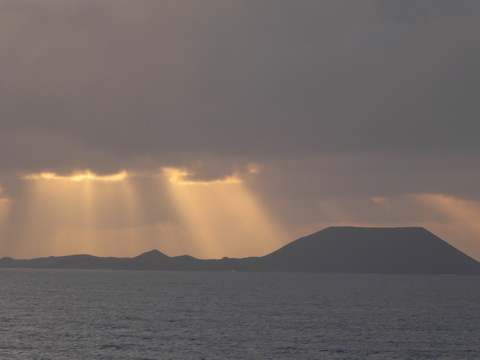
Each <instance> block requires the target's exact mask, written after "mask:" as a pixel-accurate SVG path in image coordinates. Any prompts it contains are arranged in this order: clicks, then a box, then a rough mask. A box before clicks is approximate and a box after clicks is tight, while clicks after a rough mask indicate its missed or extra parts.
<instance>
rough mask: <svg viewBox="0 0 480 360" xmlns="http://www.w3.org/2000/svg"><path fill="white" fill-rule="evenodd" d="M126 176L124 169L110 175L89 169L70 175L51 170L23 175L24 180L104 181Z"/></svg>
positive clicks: (121, 178)
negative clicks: (98, 173)
mask: <svg viewBox="0 0 480 360" xmlns="http://www.w3.org/2000/svg"><path fill="white" fill-rule="evenodd" d="M127 177H128V173H127V172H126V171H122V172H120V173H118V174H112V175H96V174H94V173H93V172H91V171H90V170H85V171H78V172H74V173H73V174H71V175H58V174H56V173H52V172H42V173H38V174H29V175H26V176H24V177H23V178H24V179H25V180H63V181H74V182H80V181H104V182H113V181H123V180H125V179H126V178H127Z"/></svg>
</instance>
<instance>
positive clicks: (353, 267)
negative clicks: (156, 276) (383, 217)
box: [0, 227, 480, 275]
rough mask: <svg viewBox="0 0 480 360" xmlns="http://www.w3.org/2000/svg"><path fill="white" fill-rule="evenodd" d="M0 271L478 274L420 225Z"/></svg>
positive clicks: (6, 263) (52, 260)
mask: <svg viewBox="0 0 480 360" xmlns="http://www.w3.org/2000/svg"><path fill="white" fill-rule="evenodd" d="M0 267H9V268H12V267H17V268H20V267H21V268H53V269H67V268H68V269H125V270H184V271H230V270H236V271H289V272H327V273H332V272H334V273H379V274H470V275H475V274H480V263H479V262H478V261H476V260H474V259H472V258H470V257H469V256H467V255H466V254H464V253H462V252H461V251H459V250H457V249H456V248H454V247H453V246H451V245H450V244H448V243H446V242H445V241H443V240H442V239H440V238H439V237H437V236H435V235H434V234H432V233H431V232H429V231H427V230H425V229H424V228H420V227H406V228H361V227H330V228H326V229H324V230H322V231H319V232H317V233H314V234H311V235H308V236H305V237H302V238H300V239H297V240H295V241H293V242H291V243H289V244H287V245H285V246H284V247H282V248H280V249H278V250H276V251H274V252H272V253H270V254H268V255H266V256H262V257H251V258H243V259H234V258H223V259H220V260H201V259H196V258H194V257H191V256H188V255H183V256H176V257H169V256H167V255H165V254H163V253H161V252H160V251H158V250H152V251H149V252H146V253H143V254H141V255H139V256H136V257H133V258H115V257H108V258H104V257H96V256H91V255H71V256H59V257H54V256H51V257H48V258H38V259H31V260H15V259H12V258H7V257H5V258H2V259H0Z"/></svg>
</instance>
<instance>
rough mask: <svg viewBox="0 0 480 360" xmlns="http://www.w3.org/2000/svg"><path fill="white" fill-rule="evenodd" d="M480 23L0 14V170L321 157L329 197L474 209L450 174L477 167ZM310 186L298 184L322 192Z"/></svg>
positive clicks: (262, 11)
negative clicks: (417, 195)
mask: <svg viewBox="0 0 480 360" xmlns="http://www.w3.org/2000/svg"><path fill="white" fill-rule="evenodd" d="M479 8H480V6H479V4H478V2H476V1H462V2H455V3H452V2H451V1H422V2H418V1H402V2H398V1H361V2H359V1H349V2H330V1H306V0H304V1H296V2H291V1H279V0H275V1H267V0H264V1H240V2H225V1H220V0H215V1H213V0H209V1H202V2H198V1H161V2H160V1H144V0H141V1H122V0H118V1H114V2H98V1H90V0H85V1H72V0H70V1H69V0H66V1H55V0H47V1H42V2H37V1H23V0H15V1H13V0H11V1H2V3H1V4H0V46H1V49H2V54H4V55H5V56H3V55H2V60H0V78H1V82H0V107H1V109H2V116H1V120H0V121H1V128H2V132H1V135H0V140H1V145H0V151H1V153H2V154H3V155H2V156H1V157H0V172H4V173H6V172H7V171H39V170H41V169H51V170H56V171H69V170H70V169H72V168H91V169H93V170H95V171H99V172H115V171H118V170H120V169H123V168H125V167H132V168H134V167H145V166H146V167H158V166H170V165H177V166H178V165H188V166H193V167H194V166H197V171H198V173H199V174H202V175H201V176H202V177H205V178H211V177H214V176H220V175H222V174H226V173H229V172H232V169H233V168H234V166H235V164H240V165H241V166H243V165H245V164H247V163H248V162H251V161H259V162H266V163H272V164H274V163H282V161H284V164H293V163H295V162H300V163H302V161H303V160H301V159H304V158H318V157H322V156H323V157H324V156H327V157H328V156H333V157H334V158H335V159H336V160H335V161H336V162H338V163H336V165H335V166H332V167H330V168H329V169H330V170H329V171H330V172H329V174H330V177H331V179H330V180H328V181H330V182H331V183H332V184H334V185H333V186H332V187H329V188H331V189H337V188H338V192H342V191H343V192H344V191H347V190H348V189H351V191H352V192H356V191H358V192H362V193H363V192H365V193H369V192H372V191H373V189H372V188H375V190H376V191H378V192H385V193H387V192H393V191H394V190H392V189H395V191H400V190H399V189H402V191H405V192H409V191H410V192H411V191H416V189H417V188H418V189H420V188H421V189H424V188H428V186H430V189H438V191H446V192H448V191H450V192H454V190H453V189H454V186H459V185H462V188H465V187H467V188H470V189H471V190H470V193H472V192H473V187H472V185H469V184H464V182H466V181H465V180H461V179H464V178H462V176H463V175H460V174H464V173H468V172H469V171H470V172H472V170H468V169H469V168H470V166H471V165H472V164H474V163H475V162H476V161H478V160H479V159H478V154H479V153H480V151H479V150H480V149H479V145H478V141H477V138H478V135H477V134H478V133H479V130H480V129H479V126H480V125H479V122H478V116H479V115H480V109H479V106H480V105H479V102H478V101H477V99H476V94H478V93H479V90H480V77H479V71H478V63H479V62H480V58H479V55H480V48H479V47H478V46H476V44H477V42H478V37H479V35H480V25H479V24H480V22H479V21H478V20H479V10H480V9H479ZM358 155H364V156H367V157H371V158H372V159H373V160H369V161H372V162H374V163H375V164H381V165H377V166H376V167H375V168H374V169H371V167H370V166H369V165H368V164H367V165H366V166H365V167H359V166H356V165H355V164H358V163H357V156H358ZM445 158H447V160H448V161H446V162H445V164H447V165H446V166H445V167H442V166H441V162H442V161H443V159H445ZM281 159H288V160H281ZM398 159H401V160H398ZM463 159H468V160H467V162H468V164H467V165H465V166H463V165H462V164H463V163H464V162H465V161H464V160H463ZM199 161H201V162H202V164H204V166H203V167H202V166H198V164H199ZM361 163H362V162H361ZM458 163H459V164H458ZM195 164H197V165H195ZM362 164H363V163H362ZM432 164H434V165H432ZM272 166H273V165H272ZM290 166H291V165H285V171H287V170H288V169H289V167H290ZM432 166H434V167H435V169H434V170H432V171H429V170H428V169H429V168H431V167H432ZM451 166H454V167H456V168H460V167H461V169H460V170H459V172H458V173H457V174H451V172H450V169H451ZM310 171H311V172H312V173H313V175H312V176H307V175H305V174H307V173H308V171H307V170H306V169H301V170H299V174H304V175H299V177H300V178H301V177H302V176H304V177H305V179H304V180H302V181H305V182H308V181H309V179H310V180H311V179H312V178H317V177H321V176H322V175H320V174H322V172H321V169H320V168H315V169H312V170H310ZM202 172H203V173H202ZM352 174H354V175H352ZM351 176H355V177H356V178H357V179H358V180H357V182H356V184H357V185H356V186H353V187H351V186H350V187H349V186H347V185H345V186H340V185H338V184H342V183H343V180H342V179H345V178H348V177H351ZM374 176H375V178H374V179H372V178H373V177H374ZM285 177H286V178H289V176H285ZM409 178H411V179H412V180H411V181H410V180H408V179H409ZM473 178H475V179H477V178H478V172H474V173H473ZM362 179H365V180H362ZM375 179H376V180H375ZM398 179H402V180H398ZM446 179H451V181H450V183H451V184H452V185H448V184H447V183H448V182H449V181H448V180H446ZM372 184H375V186H374V185H372ZM407 184H408V186H407ZM419 184H425V185H424V186H421V185H419ZM313 187H314V185H313V184H311V185H310V186H306V188H308V189H310V188H313ZM468 191H469V190H468V189H467V190H465V192H466V193H468ZM332 192H336V190H332Z"/></svg>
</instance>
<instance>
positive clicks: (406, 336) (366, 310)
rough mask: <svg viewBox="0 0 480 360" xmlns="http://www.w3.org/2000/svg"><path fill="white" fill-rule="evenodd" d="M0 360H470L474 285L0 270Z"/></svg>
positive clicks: (455, 279)
mask: <svg viewBox="0 0 480 360" xmlns="http://www.w3.org/2000/svg"><path fill="white" fill-rule="evenodd" d="M0 359H38V360H42V359H52V360H53V359H62V360H64V359H89V360H90V359H92V360H95V359H115V360H118V359H128V360H132V359H138V360H140V359H142V360H143V359H144V360H146V359H182V360H185V359H222V360H224V359H249V360H251V359H382V360H383V359H480V277H479V276H453V275H435V276H433V275H375V274H370V275H368V274H358V275H354V274H316V273H244V272H167V271H97V270H95V271H94V270H31V269H30V270H21V269H1V270H0Z"/></svg>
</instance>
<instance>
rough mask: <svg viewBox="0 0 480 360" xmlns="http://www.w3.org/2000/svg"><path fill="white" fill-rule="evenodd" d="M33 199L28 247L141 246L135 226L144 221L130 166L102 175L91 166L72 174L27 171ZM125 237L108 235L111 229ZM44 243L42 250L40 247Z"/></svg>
mask: <svg viewBox="0 0 480 360" xmlns="http://www.w3.org/2000/svg"><path fill="white" fill-rule="evenodd" d="M23 179H25V180H28V182H27V194H26V198H27V199H28V200H29V208H28V214H27V218H26V220H25V226H24V228H25V231H24V233H23V235H22V239H23V240H22V247H23V251H26V250H27V248H29V249H37V250H38V251H40V250H42V251H41V252H43V253H48V254H52V253H53V252H58V251H62V252H64V253H72V252H90V253H93V254H95V253H99V252H101V253H106V252H108V249H110V252H111V251H112V249H115V251H114V252H115V253H116V254H117V255H119V254H121V255H130V254H131V253H132V252H134V251H136V250H138V249H139V248H144V247H145V246H142V244H139V242H138V241H137V240H138V239H137V237H136V235H135V234H136V231H135V229H134V227H135V226H138V225H139V224H140V223H141V218H140V217H141V215H140V206H139V203H138V195H137V194H136V191H135V188H134V186H133V185H132V183H131V182H130V181H129V180H130V179H129V176H128V173H127V172H126V171H123V172H121V173H118V174H113V175H105V176H99V175H96V174H94V173H92V172H91V171H89V170H86V171H82V172H76V173H73V174H72V175H57V174H54V173H39V174H31V175H27V176H24V177H23ZM116 228H118V229H123V230H125V231H123V233H122V236H116V237H115V238H114V237H113V236H112V237H103V236H102V234H105V231H104V230H108V229H112V231H110V232H108V231H107V233H120V232H121V231H116V230H115V229H116ZM40 244H41V246H42V249H39V248H38V247H39V246H40Z"/></svg>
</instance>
